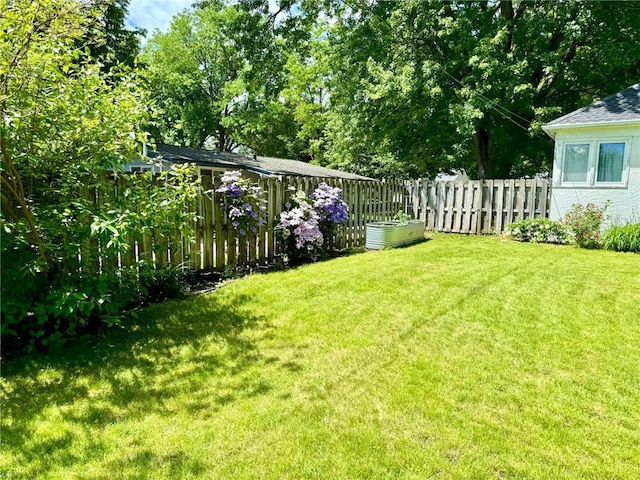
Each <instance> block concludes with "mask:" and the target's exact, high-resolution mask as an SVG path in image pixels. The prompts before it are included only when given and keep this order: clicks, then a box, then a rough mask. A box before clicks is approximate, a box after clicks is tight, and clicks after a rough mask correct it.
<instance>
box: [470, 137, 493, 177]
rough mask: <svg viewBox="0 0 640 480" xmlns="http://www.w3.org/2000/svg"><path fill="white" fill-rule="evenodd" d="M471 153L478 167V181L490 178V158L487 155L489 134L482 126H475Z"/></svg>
mask: <svg viewBox="0 0 640 480" xmlns="http://www.w3.org/2000/svg"><path fill="white" fill-rule="evenodd" d="M473 151H474V154H475V157H476V163H477V165H478V179H480V180H484V179H485V178H487V176H491V157H490V155H489V132H488V131H487V130H486V129H485V128H484V127H483V126H482V125H478V126H476V133H475V134H474V136H473Z"/></svg>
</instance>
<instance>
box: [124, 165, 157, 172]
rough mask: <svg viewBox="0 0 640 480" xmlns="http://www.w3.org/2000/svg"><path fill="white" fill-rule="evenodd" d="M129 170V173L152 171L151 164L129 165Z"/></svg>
mask: <svg viewBox="0 0 640 480" xmlns="http://www.w3.org/2000/svg"><path fill="white" fill-rule="evenodd" d="M129 171H130V172H131V173H146V172H153V165H131V166H130V167H129Z"/></svg>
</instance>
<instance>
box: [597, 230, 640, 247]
mask: <svg viewBox="0 0 640 480" xmlns="http://www.w3.org/2000/svg"><path fill="white" fill-rule="evenodd" d="M602 246H603V247H604V248H606V249H607V250H615V251H617V252H634V253H640V223H628V224H627V225H617V226H615V227H611V228H610V229H609V230H607V231H606V232H605V233H604V235H603V236H602Z"/></svg>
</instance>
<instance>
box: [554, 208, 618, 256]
mask: <svg viewBox="0 0 640 480" xmlns="http://www.w3.org/2000/svg"><path fill="white" fill-rule="evenodd" d="M608 206H609V202H606V203H604V204H603V205H600V206H598V205H596V204H594V203H587V204H586V205H582V204H580V203H576V204H574V205H572V206H571V208H570V209H569V211H568V212H567V213H566V215H565V217H564V223H565V225H566V226H567V228H568V229H569V231H570V232H571V235H572V237H573V241H574V242H575V243H576V244H577V245H578V246H579V247H580V248H600V239H601V233H602V232H601V227H602V222H603V221H604V219H605V215H604V213H605V211H606V210H607V208H608Z"/></svg>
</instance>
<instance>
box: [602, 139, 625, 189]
mask: <svg viewBox="0 0 640 480" xmlns="http://www.w3.org/2000/svg"><path fill="white" fill-rule="evenodd" d="M603 143H622V144H623V145H624V155H623V157H622V175H621V176H620V181H619V182H599V181H598V163H599V162H600V145H602V144H603ZM630 144H631V139H630V138H626V139H615V140H613V139H612V140H598V141H597V142H596V148H597V153H596V155H595V158H594V162H595V163H594V165H593V168H594V172H593V184H594V186H596V187H626V185H627V181H628V180H629V146H630Z"/></svg>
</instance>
